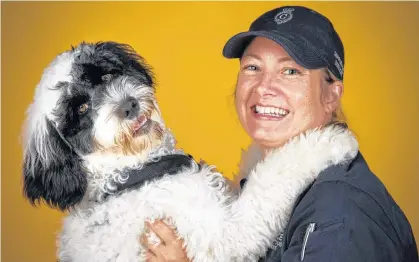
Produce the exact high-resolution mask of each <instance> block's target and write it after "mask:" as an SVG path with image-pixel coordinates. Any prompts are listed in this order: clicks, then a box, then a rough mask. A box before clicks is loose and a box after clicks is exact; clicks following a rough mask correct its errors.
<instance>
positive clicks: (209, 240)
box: [23, 42, 358, 262]
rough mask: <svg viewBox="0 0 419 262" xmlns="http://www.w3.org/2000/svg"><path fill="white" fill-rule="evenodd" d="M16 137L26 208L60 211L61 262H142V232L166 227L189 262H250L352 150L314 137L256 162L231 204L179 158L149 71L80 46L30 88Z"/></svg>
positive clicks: (215, 182)
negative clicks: (152, 225)
mask: <svg viewBox="0 0 419 262" xmlns="http://www.w3.org/2000/svg"><path fill="white" fill-rule="evenodd" d="M24 131H25V132H24V142H25V145H24V165H23V175H24V176H23V177H24V193H25V196H26V197H27V198H28V200H29V201H30V202H31V203H32V204H34V205H36V204H37V203H40V202H45V203H46V204H48V205H49V206H50V207H52V208H57V209H59V210H62V211H65V210H68V211H69V214H68V216H67V217H66V218H65V220H64V225H63V230H62V232H61V234H60V236H59V241H58V242H59V247H58V258H59V260H60V261H62V262H65V261H72V262H86V261H88V262H94V261H107V262H109V261H120V262H131V261H132V262H134V261H136V262H137V261H144V256H143V255H144V252H143V251H144V250H143V248H142V246H141V245H140V244H139V241H138V239H139V236H140V235H141V234H142V232H143V230H144V228H143V226H144V221H145V220H153V219H156V218H163V217H165V218H167V217H170V218H171V220H170V223H172V225H173V226H174V227H176V229H177V231H178V233H179V236H180V237H182V238H183V239H184V240H185V245H186V251H187V253H188V256H189V257H190V258H194V259H195V261H199V262H205V261H212V262H213V261H220V262H228V261H257V258H258V257H260V256H263V255H264V254H265V252H266V250H267V248H268V247H269V245H272V243H273V242H274V240H275V238H276V237H277V236H278V235H279V234H280V233H281V231H282V230H283V229H284V227H285V225H286V223H287V221H288V219H289V216H290V213H291V210H292V207H293V204H294V203H295V201H296V199H297V197H298V195H299V194H300V193H301V192H303V190H304V189H305V188H306V187H307V186H308V185H309V184H310V183H312V182H313V181H314V179H315V178H316V177H317V175H318V174H319V173H320V172H321V171H322V170H324V169H325V168H326V167H327V166H329V165H332V164H337V163H339V162H342V161H345V160H348V159H351V158H353V157H354V156H355V155H356V153H357V150H358V144H357V142H356V140H355V138H354V137H353V136H352V135H351V133H350V132H349V131H347V130H345V129H343V128H340V127H337V126H330V127H326V128H323V129H316V130H312V131H310V132H307V133H305V134H302V135H300V136H298V137H296V138H294V139H293V140H291V141H290V142H289V143H288V144H287V145H285V146H284V147H283V148H282V149H280V150H275V151H272V152H270V153H269V154H268V155H267V157H266V158H264V160H263V161H259V162H258V161H255V162H256V163H255V165H254V166H252V168H251V169H249V170H250V172H249V174H248V180H247V183H246V186H245V187H244V189H243V190H242V191H241V192H240V193H237V191H235V190H232V187H231V186H230V185H229V184H228V180H226V179H225V178H224V177H223V176H222V175H221V174H219V173H218V172H216V171H215V170H213V168H212V166H207V165H205V164H198V163H196V162H195V161H194V159H193V158H192V157H191V156H189V155H188V154H186V153H184V152H183V151H182V150H180V149H178V148H176V146H175V140H174V138H173V136H172V134H171V132H170V130H169V129H168V128H166V127H165V124H164V121H163V119H162V116H161V112H160V110H159V107H158V104H157V102H156V99H155V86H154V77H153V75H152V72H151V70H150V67H149V66H147V64H146V63H145V61H144V59H142V58H141V57H140V56H139V55H138V54H136V52H135V51H134V50H133V49H132V48H131V47H130V46H128V45H124V44H119V43H115V42H100V43H93V44H90V43H81V44H80V45H78V46H77V47H73V48H72V49H71V50H68V51H66V52H63V53H61V54H60V55H58V56H57V57H56V58H55V60H54V61H53V62H52V63H51V64H50V65H49V66H48V67H47V68H46V69H45V71H44V74H43V76H42V78H41V81H40V83H39V84H38V86H37V88H36V93H35V97H34V102H33V103H32V104H31V106H30V107H29V109H28V115H27V121H26V125H25V128H24ZM192 132H193V130H192ZM331 140H333V145H334V146H333V147H331V146H330V141H331ZM221 154H222V152H221ZM150 239H151V240H155V241H156V242H157V244H158V243H159V240H158V239H157V240H156V237H155V236H154V237H153V236H150Z"/></svg>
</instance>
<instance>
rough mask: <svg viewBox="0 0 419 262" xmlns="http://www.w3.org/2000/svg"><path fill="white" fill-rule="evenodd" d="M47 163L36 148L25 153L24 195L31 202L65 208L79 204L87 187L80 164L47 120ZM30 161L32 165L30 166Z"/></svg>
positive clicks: (60, 208)
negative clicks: (42, 159)
mask: <svg viewBox="0 0 419 262" xmlns="http://www.w3.org/2000/svg"><path fill="white" fill-rule="evenodd" d="M48 132H49V139H48V140H47V141H46V143H47V145H46V146H47V148H48V149H49V152H48V154H49V155H48V158H49V160H50V162H49V163H48V164H46V163H44V162H42V161H41V159H40V156H39V154H38V152H37V151H36V149H35V148H30V149H29V150H30V152H29V153H28V154H26V155H25V164H24V168H23V177H24V194H25V196H26V198H27V199H28V200H29V201H30V203H31V204H33V205H35V206H36V205H37V204H39V203H40V202H45V203H46V204H47V205H48V206H50V207H52V208H57V209H59V210H62V211H63V210H67V209H70V208H71V207H73V206H74V205H75V204H77V203H79V202H80V201H81V200H82V198H83V196H84V193H85V192H86V189H87V178H86V176H85V172H84V171H83V169H82V163H81V161H80V159H79V157H77V155H75V154H74V152H73V151H72V150H71V149H70V148H69V147H68V146H67V145H66V144H65V142H64V141H63V140H62V139H61V137H60V136H59V134H58V133H57V132H56V130H55V128H54V127H53V126H52V124H50V122H48ZM31 164H33V165H31Z"/></svg>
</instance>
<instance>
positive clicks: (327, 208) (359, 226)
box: [289, 153, 414, 243]
mask: <svg viewBox="0 0 419 262" xmlns="http://www.w3.org/2000/svg"><path fill="white" fill-rule="evenodd" d="M310 224H314V225H316V226H317V228H319V229H320V230H325V229H327V230H330V229H333V230H345V231H347V232H356V233H355V234H363V232H369V233H368V234H376V236H380V235H386V236H387V238H388V239H389V241H391V242H393V243H412V242H414V240H412V239H413V234H412V228H411V226H410V223H409V222H408V220H407V218H406V216H405V214H404V213H403V211H402V210H401V209H400V207H399V206H398V205H397V203H396V202H395V201H394V199H393V198H392V196H391V195H390V193H389V192H388V191H387V189H386V187H385V186H384V184H383V183H382V182H381V181H380V179H379V178H378V177H377V176H376V175H375V174H374V173H373V172H372V171H371V170H370V169H369V168H368V165H367V163H366V162H365V160H364V158H363V157H362V155H361V154H360V153H359V155H358V156H357V157H356V158H355V159H354V160H353V161H352V162H348V163H345V164H343V165H339V166H332V167H329V168H328V169H326V170H325V171H324V172H323V173H322V174H321V175H320V176H319V178H318V180H317V181H316V182H315V183H314V184H313V185H312V186H311V187H310V188H309V189H308V190H307V191H306V193H305V194H304V195H302V196H301V198H300V201H299V202H298V204H297V205H296V207H295V209H294V212H293V214H292V217H291V221H290V224H289V227H290V228H289V230H290V233H291V232H293V231H295V232H297V231H300V230H302V229H299V228H303V229H304V228H305V227H307V225H310ZM351 234H352V233H351Z"/></svg>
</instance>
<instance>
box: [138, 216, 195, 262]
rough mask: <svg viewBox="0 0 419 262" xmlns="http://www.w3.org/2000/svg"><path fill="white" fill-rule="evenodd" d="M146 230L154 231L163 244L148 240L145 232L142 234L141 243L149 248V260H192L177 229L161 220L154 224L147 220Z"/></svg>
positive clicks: (188, 261) (162, 261)
mask: <svg viewBox="0 0 419 262" xmlns="http://www.w3.org/2000/svg"><path fill="white" fill-rule="evenodd" d="M145 227H146V231H150V232H151V231H153V232H154V233H155V234H156V235H157V236H158V237H159V238H160V240H161V244H158V245H154V244H152V243H149V242H148V241H147V237H146V235H145V234H143V235H142V236H141V239H140V241H141V244H142V245H143V246H144V247H146V248H147V249H148V251H147V260H146V261H147V262H171V261H176V262H191V261H192V260H190V259H189V258H188V257H187V255H186V251H185V250H184V248H183V240H182V239H179V238H178V237H177V235H176V231H175V230H174V229H172V228H171V227H169V226H168V225H167V224H166V223H164V222H163V221H161V220H156V221H155V222H154V223H153V224H150V223H148V222H146V224H145Z"/></svg>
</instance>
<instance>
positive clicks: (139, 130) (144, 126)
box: [132, 114, 151, 135]
mask: <svg viewBox="0 0 419 262" xmlns="http://www.w3.org/2000/svg"><path fill="white" fill-rule="evenodd" d="M150 122H151V121H150V119H149V118H148V117H147V116H146V115H144V114H141V115H139V116H138V117H137V119H136V121H135V122H134V123H133V124H132V131H133V135H139V134H143V133H145V132H147V130H148V128H149V127H150Z"/></svg>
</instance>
